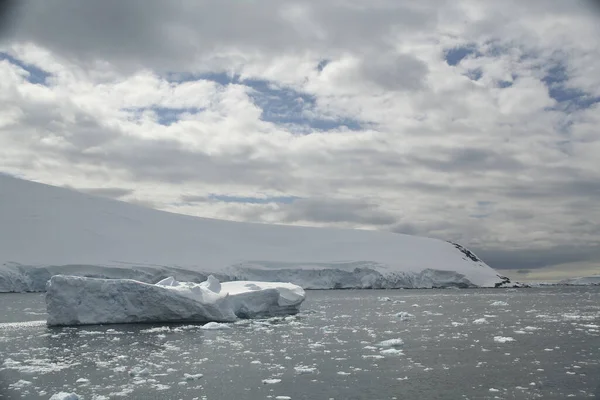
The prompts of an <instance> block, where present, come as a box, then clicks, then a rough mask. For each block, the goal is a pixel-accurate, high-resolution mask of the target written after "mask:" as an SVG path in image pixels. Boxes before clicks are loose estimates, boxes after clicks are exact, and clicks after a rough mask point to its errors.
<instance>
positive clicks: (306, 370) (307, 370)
mask: <svg viewBox="0 0 600 400" xmlns="http://www.w3.org/2000/svg"><path fill="white" fill-rule="evenodd" d="M294 371H296V373H297V374H300V375H302V374H312V373H315V372H317V368H315V367H307V366H305V365H297V366H295V367H294Z"/></svg>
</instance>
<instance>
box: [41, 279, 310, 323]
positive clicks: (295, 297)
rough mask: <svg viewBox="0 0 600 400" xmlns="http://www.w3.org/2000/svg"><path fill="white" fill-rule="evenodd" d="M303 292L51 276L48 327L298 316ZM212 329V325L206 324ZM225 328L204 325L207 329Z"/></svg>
mask: <svg viewBox="0 0 600 400" xmlns="http://www.w3.org/2000/svg"><path fill="white" fill-rule="evenodd" d="M304 299H305V292H304V290H303V289H302V288H301V287H300V286H297V285H294V284H291V283H275V282H251V281H234V282H224V283H220V282H219V281H218V280H217V279H216V278H214V277H213V276H209V278H208V280H207V281H205V282H202V283H199V284H198V283H192V282H178V281H176V280H175V279H173V278H172V277H170V278H166V279H163V280H162V281H160V282H158V283H157V284H155V285H152V284H148V283H143V282H138V281H134V280H130V279H97V278H84V277H75V276H63V275H56V276H53V277H52V278H51V279H50V281H49V282H48V285H47V288H46V306H47V311H48V321H47V323H48V325H50V326H53V325H85V324H110V323H113V324H114V323H136V322H185V321H188V322H232V321H235V320H236V319H237V318H238V317H239V318H255V317H266V316H277V315H287V314H295V313H297V312H298V309H299V307H300V305H301V304H302V302H303V301H304ZM207 325H208V324H207ZM217 327H218V329H223V326H221V325H215V324H212V325H208V326H206V325H205V328H204V329H215V328H217Z"/></svg>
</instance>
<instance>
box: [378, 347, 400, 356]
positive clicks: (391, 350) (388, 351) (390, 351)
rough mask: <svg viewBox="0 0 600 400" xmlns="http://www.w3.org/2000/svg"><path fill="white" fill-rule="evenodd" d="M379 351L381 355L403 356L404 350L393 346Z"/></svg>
mask: <svg viewBox="0 0 600 400" xmlns="http://www.w3.org/2000/svg"><path fill="white" fill-rule="evenodd" d="M380 353H381V354H383V355H386V356H403V355H404V352H403V351H402V350H399V349H394V348H389V349H383V350H381V351H380Z"/></svg>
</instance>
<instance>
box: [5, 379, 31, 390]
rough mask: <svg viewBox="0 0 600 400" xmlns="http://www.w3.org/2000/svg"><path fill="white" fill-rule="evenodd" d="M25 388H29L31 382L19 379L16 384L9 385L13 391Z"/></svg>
mask: <svg viewBox="0 0 600 400" xmlns="http://www.w3.org/2000/svg"><path fill="white" fill-rule="evenodd" d="M27 386H31V382H30V381H26V380H24V379H20V380H18V381H17V382H15V383H12V384H11V385H10V387H11V388H15V389H22V388H24V387H27Z"/></svg>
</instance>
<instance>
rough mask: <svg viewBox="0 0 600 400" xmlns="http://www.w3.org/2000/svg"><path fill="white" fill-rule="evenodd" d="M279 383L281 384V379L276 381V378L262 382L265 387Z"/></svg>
mask: <svg viewBox="0 0 600 400" xmlns="http://www.w3.org/2000/svg"><path fill="white" fill-rule="evenodd" d="M279 382H281V379H276V378H269V379H263V380H262V383H263V385H274V384H276V383H279Z"/></svg>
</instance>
